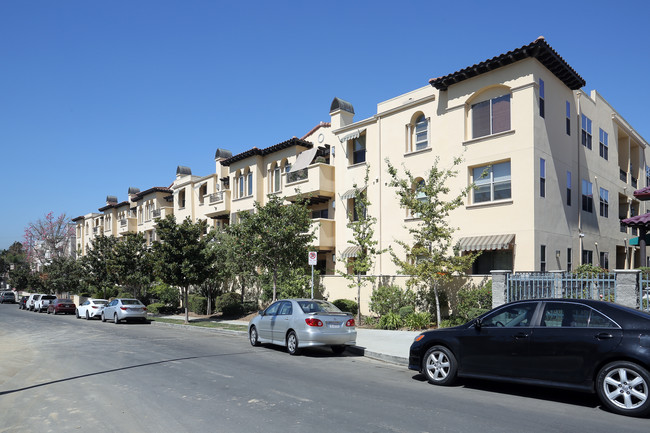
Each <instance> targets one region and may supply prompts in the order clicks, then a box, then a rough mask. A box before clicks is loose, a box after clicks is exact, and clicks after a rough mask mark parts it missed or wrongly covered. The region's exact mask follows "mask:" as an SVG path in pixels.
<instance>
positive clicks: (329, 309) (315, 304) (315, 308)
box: [298, 301, 341, 313]
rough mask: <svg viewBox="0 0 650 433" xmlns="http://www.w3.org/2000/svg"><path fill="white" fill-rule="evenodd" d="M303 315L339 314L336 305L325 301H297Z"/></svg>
mask: <svg viewBox="0 0 650 433" xmlns="http://www.w3.org/2000/svg"><path fill="white" fill-rule="evenodd" d="M298 305H300V308H302V311H304V312H305V313H341V310H339V309H338V308H337V307H336V305H334V304H331V303H329V302H327V301H298Z"/></svg>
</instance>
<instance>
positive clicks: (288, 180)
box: [283, 163, 334, 200]
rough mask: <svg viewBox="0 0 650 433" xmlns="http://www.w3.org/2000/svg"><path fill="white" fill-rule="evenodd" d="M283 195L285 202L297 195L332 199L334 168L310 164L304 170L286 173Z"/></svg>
mask: <svg viewBox="0 0 650 433" xmlns="http://www.w3.org/2000/svg"><path fill="white" fill-rule="evenodd" d="M284 176H286V177H285V179H284V180H285V184H284V191H283V192H284V194H285V198H286V199H287V200H292V199H295V198H296V197H297V196H298V193H299V192H300V194H302V195H303V196H312V197H329V198H331V197H334V166H333V165H329V164H323V163H318V164H312V165H310V166H309V167H307V168H306V169H304V170H299V171H296V172H293V173H287V174H286V175H284Z"/></svg>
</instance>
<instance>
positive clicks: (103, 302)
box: [93, 301, 108, 305]
mask: <svg viewBox="0 0 650 433" xmlns="http://www.w3.org/2000/svg"><path fill="white" fill-rule="evenodd" d="M93 303H95V304H97V305H106V304H108V301H93Z"/></svg>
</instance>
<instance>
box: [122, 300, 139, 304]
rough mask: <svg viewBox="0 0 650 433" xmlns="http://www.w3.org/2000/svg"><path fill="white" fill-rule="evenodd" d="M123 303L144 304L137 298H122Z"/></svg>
mask: <svg viewBox="0 0 650 433" xmlns="http://www.w3.org/2000/svg"><path fill="white" fill-rule="evenodd" d="M122 305H142V303H141V302H140V301H138V300H137V299H122Z"/></svg>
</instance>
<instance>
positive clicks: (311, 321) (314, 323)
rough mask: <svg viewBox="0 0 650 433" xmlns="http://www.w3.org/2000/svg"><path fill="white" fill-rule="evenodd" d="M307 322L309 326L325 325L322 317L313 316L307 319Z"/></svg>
mask: <svg viewBox="0 0 650 433" xmlns="http://www.w3.org/2000/svg"><path fill="white" fill-rule="evenodd" d="M305 323H306V324H307V325H309V326H323V322H321V321H320V319H314V318H313V317H310V318H309V319H305Z"/></svg>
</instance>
